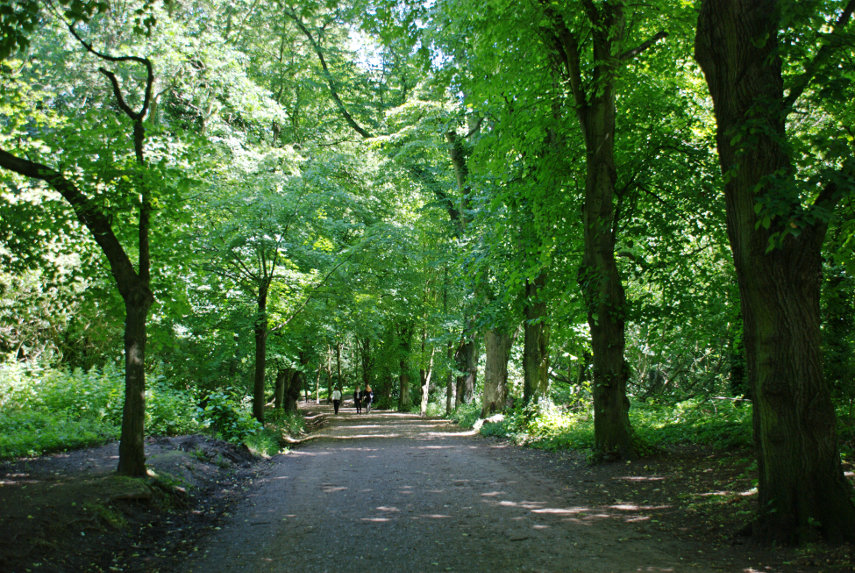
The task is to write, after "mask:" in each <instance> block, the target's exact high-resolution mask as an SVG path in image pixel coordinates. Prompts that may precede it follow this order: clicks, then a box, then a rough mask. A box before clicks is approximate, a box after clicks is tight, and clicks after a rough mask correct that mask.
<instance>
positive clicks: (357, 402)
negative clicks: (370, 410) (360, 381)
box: [353, 386, 362, 414]
mask: <svg viewBox="0 0 855 573" xmlns="http://www.w3.org/2000/svg"><path fill="white" fill-rule="evenodd" d="M353 405H354V406H356V413H357V414H361V413H362V388H360V387H359V386H357V387H356V390H354V391H353Z"/></svg>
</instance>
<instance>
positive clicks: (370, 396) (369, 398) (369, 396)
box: [362, 384, 374, 414]
mask: <svg viewBox="0 0 855 573" xmlns="http://www.w3.org/2000/svg"><path fill="white" fill-rule="evenodd" d="M362 400H363V402H365V413H366V414H370V413H371V403H372V402H373V401H374V391H373V390H372V389H371V386H370V385H367V384H366V386H365V393H364V394H363V396H362Z"/></svg>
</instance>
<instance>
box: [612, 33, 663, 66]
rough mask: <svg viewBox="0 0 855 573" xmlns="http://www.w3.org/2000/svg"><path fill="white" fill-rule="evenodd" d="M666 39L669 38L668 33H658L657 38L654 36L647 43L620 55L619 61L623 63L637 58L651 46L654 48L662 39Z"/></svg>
mask: <svg viewBox="0 0 855 573" xmlns="http://www.w3.org/2000/svg"><path fill="white" fill-rule="evenodd" d="M666 37H668V32H666V31H665V30H662V31H660V32H658V33H657V34H656V35H655V36H653V37H652V38H650V39H649V40H647V41H646V42H644V43H642V44H641V45H639V46H637V47H635V48H633V49H631V50H627V51H626V52H624V53H622V54H621V55H620V57H619V59H620V60H621V61H626V60H631V59H632V58H634V57H636V56H637V55H638V54H640V53H641V52H643V51H644V50H646V49H647V48H649V47H650V46H652V45H653V44H655V43H656V42H658V41H659V40H661V39H662V38H666Z"/></svg>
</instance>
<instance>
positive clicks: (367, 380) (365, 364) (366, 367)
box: [360, 336, 372, 388]
mask: <svg viewBox="0 0 855 573" xmlns="http://www.w3.org/2000/svg"><path fill="white" fill-rule="evenodd" d="M360 346H361V349H362V387H363V388H365V387H366V386H370V385H371V368H372V364H371V339H370V338H369V337H367V336H366V337H365V338H364V339H363V341H362V342H361V344H360Z"/></svg>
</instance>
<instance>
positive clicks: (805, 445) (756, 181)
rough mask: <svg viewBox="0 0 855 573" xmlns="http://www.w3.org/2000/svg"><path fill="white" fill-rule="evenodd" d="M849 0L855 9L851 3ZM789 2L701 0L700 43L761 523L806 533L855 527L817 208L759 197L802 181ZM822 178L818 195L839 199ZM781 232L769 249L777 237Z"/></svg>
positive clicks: (843, 534) (797, 536)
mask: <svg viewBox="0 0 855 573" xmlns="http://www.w3.org/2000/svg"><path fill="white" fill-rule="evenodd" d="M851 4H852V3H851V2H850V6H849V8H850V9H851ZM781 7H782V5H781V4H779V3H778V2H776V1H773V0H716V1H709V0H705V1H704V2H703V3H702V4H701V10H700V16H699V20H698V28H697V35H696V43H695V54H696V57H697V59H698V62H699V63H700V65H701V68H702V69H703V72H704V75H705V76H706V80H707V83H708V85H709V88H710V93H711V95H712V98H713V102H714V107H715V116H716V121H717V124H718V125H717V130H718V131H717V143H718V151H719V161H720V163H721V168H722V172H723V173H724V174H725V181H726V183H725V202H726V208H727V227H728V236H729V239H730V245H731V249H732V251H733V257H734V262H735V264H736V273H737V281H738V284H739V291H740V296H741V299H742V316H743V329H744V345H745V358H746V368H747V376H748V383H749V386H750V388H751V395H752V396H753V398H754V431H755V440H756V449H757V457H758V474H759V475H758V477H759V484H758V486H759V487H758V490H759V495H758V498H759V515H758V519H757V521H756V522H755V524H754V532H755V533H756V534H758V535H759V536H760V537H762V538H764V539H767V540H774V541H781V542H786V543H789V542H799V541H804V540H807V539H810V537H811V535H812V532H814V531H816V530H817V529H818V530H819V531H820V532H821V533H822V535H823V536H824V537H825V538H826V539H830V540H841V539H847V540H852V539H853V538H855V506H853V503H852V489H851V487H850V486H849V483H848V482H847V481H846V479H845V477H844V475H843V470H842V467H841V462H840V455H839V452H838V444H837V434H836V428H835V424H836V418H835V412H834V408H833V406H832V402H831V398H830V392H829V388H828V385H827V383H826V381H825V380H824V379H823V368H822V356H821V351H820V348H821V346H820V312H819V300H820V299H819V297H820V284H821V270H822V260H821V248H822V243H823V240H824V237H825V233H826V223H825V222H824V219H823V218H822V217H816V218H813V220H812V221H800V222H799V233H798V234H794V233H791V232H789V228H790V224H791V221H792V220H793V219H792V218H791V217H792V216H795V215H796V214H797V211H798V210H799V209H800V208H801V206H800V204H799V201H794V202H793V205H792V206H791V209H792V211H791V212H790V213H789V214H787V215H783V216H776V217H774V218H772V219H771V220H767V221H766V222H765V223H764V221H763V220H762V219H761V218H760V215H759V213H762V209H761V208H759V207H758V202H760V201H763V200H764V199H768V198H771V197H775V198H777V199H778V200H780V199H781V198H782V197H786V196H787V194H788V192H789V189H795V188H796V187H797V185H798V183H797V182H796V180H795V176H794V167H793V165H792V160H791V159H790V156H789V152H790V149H789V148H788V146H787V133H786V129H785V121H786V116H787V115H788V110H787V107H788V105H787V104H786V99H785V92H784V84H783V79H782V62H781V60H780V57H779V53H780V52H779V50H780V45H779V43H778V30H779V29H780V26H781V22H780V21H779V17H780V15H781ZM835 195H836V189H835V188H834V184H833V183H831V184H829V185H827V186H826V187H825V188H824V189H823V190H822V191H821V192H820V194H819V196H818V198H817V200H816V203H815V204H814V206H812V207H809V208H815V207H821V208H823V209H826V210H829V211H830V209H831V208H832V207H833V205H834V203H835V202H836V199H835ZM773 233H780V234H781V235H780V236H783V240H782V241H780V242H779V244H778V245H777V246H775V248H773V249H771V250H770V248H769V247H770V238H772V234H773Z"/></svg>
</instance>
